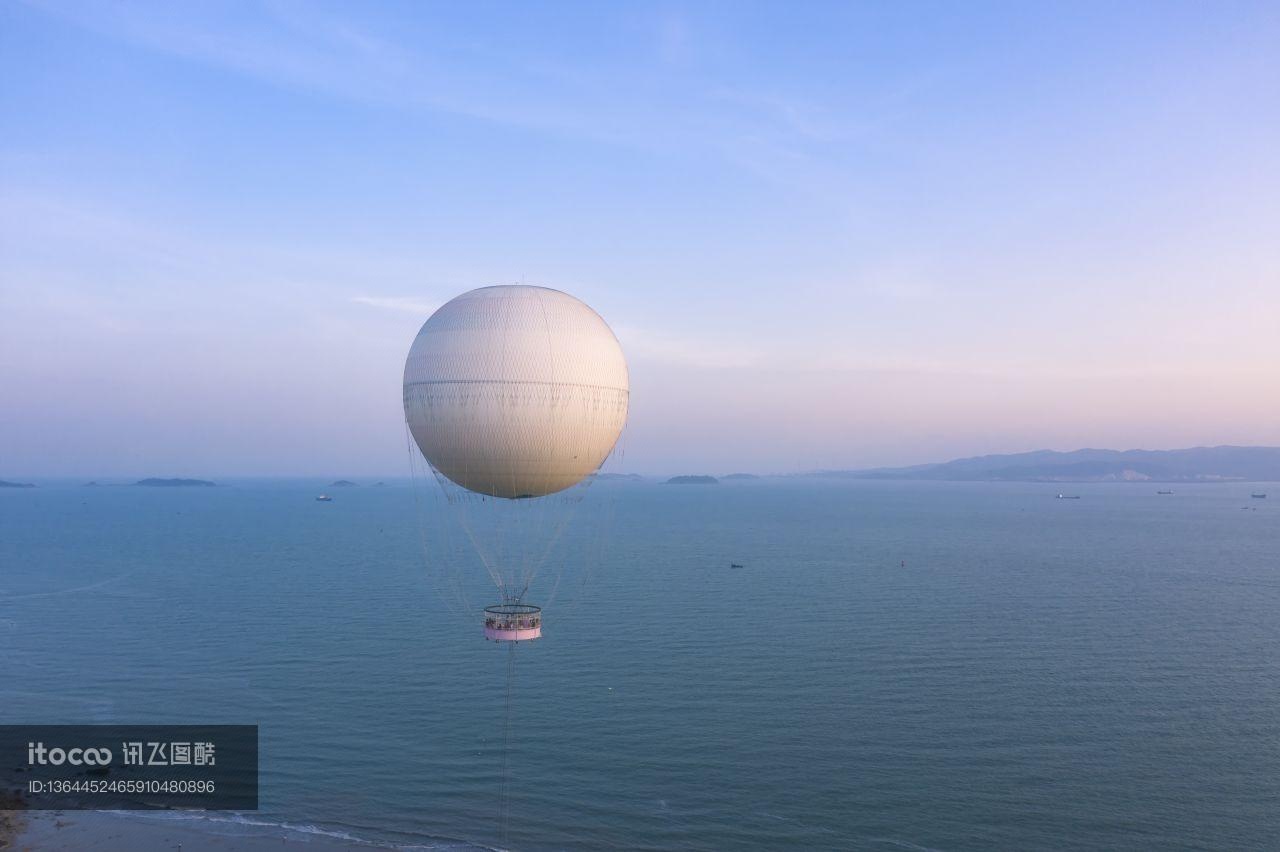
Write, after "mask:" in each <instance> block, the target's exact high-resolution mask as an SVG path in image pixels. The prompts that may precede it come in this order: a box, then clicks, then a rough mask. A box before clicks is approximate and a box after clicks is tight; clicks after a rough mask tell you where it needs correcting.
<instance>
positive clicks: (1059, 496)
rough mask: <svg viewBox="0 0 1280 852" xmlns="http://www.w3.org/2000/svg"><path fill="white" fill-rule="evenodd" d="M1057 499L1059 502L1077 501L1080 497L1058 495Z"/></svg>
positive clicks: (1076, 495)
mask: <svg viewBox="0 0 1280 852" xmlns="http://www.w3.org/2000/svg"><path fill="white" fill-rule="evenodd" d="M1058 499H1059V500H1079V499H1080V495H1079V494H1059V495H1058Z"/></svg>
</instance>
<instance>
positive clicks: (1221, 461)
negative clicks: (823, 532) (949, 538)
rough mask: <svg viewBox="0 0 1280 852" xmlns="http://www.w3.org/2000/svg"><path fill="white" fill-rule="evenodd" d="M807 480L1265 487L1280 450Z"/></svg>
mask: <svg viewBox="0 0 1280 852" xmlns="http://www.w3.org/2000/svg"><path fill="white" fill-rule="evenodd" d="M807 475H809V476H829V477H831V476H834V477H842V478H851V479H934V480H948V481H955V482H980V481H988V482H990V481H1006V482H1008V481H1022V482H1145V481H1151V482H1226V481H1251V482H1266V481H1280V447H1191V448H1189V449H1185V450H1075V451H1074V452H1069V453H1060V452H1056V451H1054V450H1036V451H1034V452H1030V453H1014V454H1012V455H996V456H975V457H973V458H967V459H956V460H955V461H949V462H942V463H939V464H921V465H914V466H912V467H881V468H874V469H871V470H833V471H819V472H816V473H812V474H807Z"/></svg>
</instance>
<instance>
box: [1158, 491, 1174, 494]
mask: <svg viewBox="0 0 1280 852" xmlns="http://www.w3.org/2000/svg"><path fill="white" fill-rule="evenodd" d="M1156 493H1157V494H1172V493H1173V492H1172V491H1157V492H1156Z"/></svg>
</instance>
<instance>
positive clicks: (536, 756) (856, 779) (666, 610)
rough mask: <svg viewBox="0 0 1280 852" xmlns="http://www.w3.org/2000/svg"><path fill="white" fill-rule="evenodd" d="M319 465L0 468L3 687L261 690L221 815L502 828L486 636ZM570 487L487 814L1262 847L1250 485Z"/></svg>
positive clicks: (1269, 719) (211, 718) (72, 704)
mask: <svg viewBox="0 0 1280 852" xmlns="http://www.w3.org/2000/svg"><path fill="white" fill-rule="evenodd" d="M323 484H324V483H323V482H320V481H317V482H309V483H308V482H265V481H262V482H242V483H230V484H228V485H227V486H226V487H219V488H214V489H144V488H132V487H102V488H84V487H79V486H77V485H70V484H68V485H65V486H57V485H50V486H46V487H41V488H37V489H34V490H23V491H17V490H0V721H4V722H67V723H70V722H175V723H181V722H193V721H201V722H227V723H256V724H258V725H260V726H261V740H262V776H261V784H262V809H261V811H259V812H257V813H256V814H253V815H248V818H249V819H251V820H255V821H261V822H265V823H282V824H286V823H287V824H289V825H294V826H304V825H305V826H315V827H319V828H320V829H323V830H326V831H334V832H341V833H346V834H350V835H353V836H357V837H366V838H371V839H380V840H386V841H392V842H399V843H410V842H417V843H423V844H426V843H432V842H444V841H446V840H448V839H453V840H461V841H467V842H471V843H476V844H481V845H487V846H494V845H497V844H498V843H499V827H498V804H499V794H498V779H499V773H500V768H501V749H502V741H503V712H504V706H505V704H504V698H505V693H504V689H505V674H506V662H507V660H506V650H505V649H504V648H499V647H497V646H495V645H492V644H488V643H485V642H484V641H482V640H481V639H480V637H479V635H478V625H476V624H474V623H471V622H468V621H466V620H464V619H463V618H462V617H461V616H459V615H457V614H455V613H453V612H451V611H450V610H449V609H448V608H446V607H445V606H444V604H443V602H442V601H441V599H440V598H439V596H437V595H435V594H434V593H433V591H432V588H431V586H430V585H429V584H428V583H427V582H426V578H425V572H424V569H423V567H422V563H421V558H422V557H421V548H420V541H419V536H418V526H417V523H416V522H415V509H414V501H413V499H412V496H411V495H412V491H411V489H410V487H409V485H408V484H407V483H399V484H397V483H392V484H390V485H388V486H387V487H384V488H372V487H361V488H354V489H345V490H342V491H341V492H337V499H336V500H335V501H334V502H333V503H331V504H320V503H316V502H315V501H314V500H313V496H314V495H315V494H316V493H317V491H319V490H321V489H320V486H322V485H323ZM597 488H600V489H603V490H605V491H606V492H608V495H609V497H610V499H611V500H612V501H613V505H614V510H615V520H614V521H613V523H612V527H611V530H610V534H609V542H608V548H607V550H606V555H605V559H604V562H603V564H602V565H601V566H600V568H599V570H598V571H597V572H596V574H595V576H594V579H593V582H592V584H591V585H589V586H588V587H587V588H586V590H585V592H584V593H583V594H582V595H581V596H580V597H579V599H578V600H577V601H576V602H575V603H574V605H573V606H572V607H569V606H566V607H565V611H564V613H563V616H562V617H561V614H560V613H558V612H557V611H556V609H555V608H552V609H551V610H550V611H548V613H547V635H546V638H545V639H543V640H541V641H540V642H537V643H533V644H522V645H521V646H520V647H519V648H518V650H517V651H516V656H517V680H516V684H517V685H516V690H515V706H514V716H513V719H514V722H513V726H514V730H513V742H512V746H511V752H510V767H511V802H510V818H509V839H508V845H509V846H511V847H513V848H516V849H535V850H541V849H548V850H550V849H599V848H618V849H669V848H682V849H703V850H725V849H762V850H763V849H803V848H811V849H886V850H891V849H944V850H959V849H990V848H1005V849H1121V848H1134V849H1136V848H1142V849H1152V848H1160V849H1224V848H1230V849H1245V848H1257V849H1263V848H1272V849H1274V848H1276V847H1277V845H1280V493H1273V494H1272V496H1271V497H1270V498H1268V499H1267V500H1250V499H1249V491H1250V486H1248V485H1242V484H1223V485H1203V486H1179V487H1177V494H1175V495H1173V496H1157V495H1156V493H1155V492H1156V489H1157V487H1156V486H1154V485H1141V484H1114V485H1081V486H1071V493H1078V494H1080V495H1082V499H1080V500H1055V499H1053V495H1054V494H1055V493H1056V491H1057V488H1056V487H1055V486H1051V485H1030V484H1025V485H1024V484H927V483H874V482H862V483H858V482H837V481H830V482H823V481H814V480H765V481H759V482H741V483H724V484H722V485H719V486H663V485H658V484H634V483H599V484H598V485H597ZM1271 490H1272V491H1276V490H1277V489H1276V488H1274V487H1273V488H1272V489H1271ZM434 522H435V521H429V523H434ZM440 522H441V523H443V522H444V519H440ZM571 534H572V533H571ZM730 562H740V563H742V564H743V565H744V566H745V567H744V568H742V569H741V570H733V569H731V568H730V567H729V565H730ZM903 562H905V567H904V566H903V564H902V563H903Z"/></svg>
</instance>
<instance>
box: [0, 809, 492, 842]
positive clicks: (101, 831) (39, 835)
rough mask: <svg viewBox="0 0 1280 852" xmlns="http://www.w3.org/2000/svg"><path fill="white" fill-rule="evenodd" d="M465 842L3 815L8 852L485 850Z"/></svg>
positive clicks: (128, 815) (206, 822)
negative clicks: (400, 840) (398, 841)
mask: <svg viewBox="0 0 1280 852" xmlns="http://www.w3.org/2000/svg"><path fill="white" fill-rule="evenodd" d="M483 848H484V847H479V846H473V845H470V844H467V843H465V842H461V841H454V842H449V841H444V840H441V841H437V842H434V843H431V842H425V843H409V844H396V843H384V842H378V841H374V840H364V839H361V838H358V837H354V836H350V835H344V834H341V833H339V832H335V831H327V830H324V829H320V828H317V827H314V826H296V827H295V826H290V825H281V824H271V823H256V822H252V821H244V820H237V819H233V818H226V819H222V818H218V817H209V816H206V815H204V814H202V813H201V814H195V813H193V814H191V815H189V816H188V815H183V816H178V815H175V814H172V813H165V812H158V811H22V810H17V811H13V810H0V850H4V852H28V850H30V852H36V851H37V850H39V852H81V850H89V849H92V850H95V852H137V851H138V850H143V849H146V850H152V849H155V850H182V852H280V850H282V849H283V850H288V849H306V850H311V852H370V850H377V849H387V850H412V849H458V850H468V849H483Z"/></svg>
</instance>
